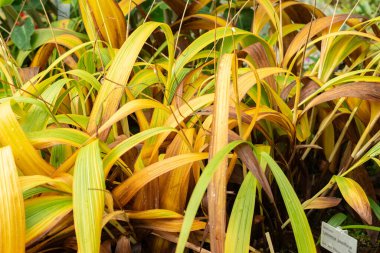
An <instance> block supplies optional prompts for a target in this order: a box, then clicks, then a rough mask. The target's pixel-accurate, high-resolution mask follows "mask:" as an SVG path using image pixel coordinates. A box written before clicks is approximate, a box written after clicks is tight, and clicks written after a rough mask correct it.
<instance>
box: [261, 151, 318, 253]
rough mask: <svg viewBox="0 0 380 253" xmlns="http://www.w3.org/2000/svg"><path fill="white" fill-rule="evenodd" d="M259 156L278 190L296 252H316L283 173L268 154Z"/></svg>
mask: <svg viewBox="0 0 380 253" xmlns="http://www.w3.org/2000/svg"><path fill="white" fill-rule="evenodd" d="M261 156H262V158H263V159H265V160H266V161H267V163H268V165H269V167H270V169H271V171H272V173H273V175H274V177H275V179H276V182H277V185H278V187H279V189H280V192H281V195H282V198H283V200H284V203H285V206H286V210H287V211H288V215H289V219H290V222H291V224H292V228H293V233H294V237H295V239H296V244H297V249H298V252H300V253H312V252H317V250H316V248H315V243H314V239H313V235H312V233H311V229H310V225H309V222H308V220H307V218H306V215H305V212H304V210H303V208H302V205H301V202H300V200H299V199H298V197H297V195H296V193H295V192H294V189H293V187H292V185H291V184H290V183H289V181H288V179H287V178H286V176H285V174H284V172H283V171H282V170H281V168H280V167H279V166H278V165H277V163H276V162H275V161H274V160H273V158H272V157H271V156H270V155H269V154H267V153H264V152H263V153H261Z"/></svg>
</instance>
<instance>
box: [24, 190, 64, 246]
mask: <svg viewBox="0 0 380 253" xmlns="http://www.w3.org/2000/svg"><path fill="white" fill-rule="evenodd" d="M71 210H72V198H71V196H43V197H38V198H32V199H28V200H27V201H25V216H26V243H27V244H30V243H32V242H34V241H35V240H38V239H39V238H41V236H42V235H44V234H46V233H48V232H49V231H50V230H51V229H53V228H54V227H55V226H56V225H57V224H59V223H60V222H61V221H62V219H63V218H65V217H66V215H67V214H69V213H70V212H71Z"/></svg>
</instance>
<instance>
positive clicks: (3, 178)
mask: <svg viewBox="0 0 380 253" xmlns="http://www.w3.org/2000/svg"><path fill="white" fill-rule="evenodd" d="M0 205H1V208H0V252H3V253H12V252H20V253H23V252H25V213H24V200H23V197H22V191H21V187H20V184H19V182H18V176H17V168H16V164H15V162H14V160H13V155H12V150H11V148H10V147H9V146H7V147H5V148H1V149H0Z"/></svg>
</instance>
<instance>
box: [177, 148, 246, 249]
mask: <svg viewBox="0 0 380 253" xmlns="http://www.w3.org/2000/svg"><path fill="white" fill-rule="evenodd" d="M242 143H244V141H233V142H231V143H229V144H228V145H227V146H225V147H224V148H222V149H221V150H220V151H219V152H218V153H216V155H215V156H214V158H213V159H212V160H211V161H209V163H208V164H207V166H206V167H205V168H204V170H203V173H202V175H201V177H200V178H199V180H198V182H197V184H196V186H195V188H194V191H193V194H192V195H191V198H190V201H189V204H188V206H187V209H186V214H185V218H184V220H183V223H182V228H181V233H180V234H179V239H178V244H177V248H176V251H175V252H176V253H180V252H183V251H184V249H185V245H186V242H187V238H188V237H189V234H190V230H191V225H192V223H193V221H194V218H195V215H196V213H197V211H198V207H199V204H200V203H201V201H202V198H203V195H204V193H205V191H206V189H207V186H208V184H209V183H210V181H211V178H212V176H213V174H214V172H215V171H216V169H217V168H218V165H219V163H221V162H222V160H223V159H224V158H225V156H226V155H227V154H228V153H229V152H230V151H231V150H232V149H234V148H235V147H236V146H238V145H240V144H242Z"/></svg>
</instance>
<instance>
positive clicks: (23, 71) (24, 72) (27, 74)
mask: <svg viewBox="0 0 380 253" xmlns="http://www.w3.org/2000/svg"><path fill="white" fill-rule="evenodd" d="M39 69H40V68H39V67H28V68H18V73H19V75H20V77H21V79H22V81H23V82H24V83H26V82H27V81H29V80H30V79H32V77H34V76H35V75H37V74H38V71H39Z"/></svg>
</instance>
